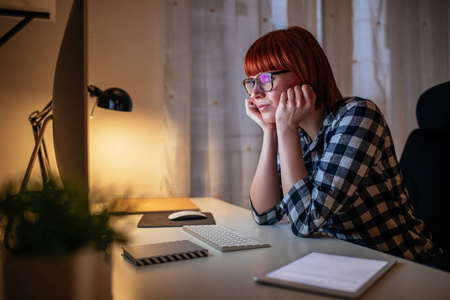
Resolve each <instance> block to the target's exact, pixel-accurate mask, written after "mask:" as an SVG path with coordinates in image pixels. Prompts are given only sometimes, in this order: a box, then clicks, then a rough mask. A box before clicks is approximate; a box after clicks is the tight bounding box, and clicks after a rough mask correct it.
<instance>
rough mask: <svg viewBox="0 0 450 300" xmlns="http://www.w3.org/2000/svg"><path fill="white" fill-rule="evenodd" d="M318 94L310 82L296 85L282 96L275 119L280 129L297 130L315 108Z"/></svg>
mask: <svg viewBox="0 0 450 300" xmlns="http://www.w3.org/2000/svg"><path fill="white" fill-rule="evenodd" d="M315 103H316V94H315V93H314V91H313V89H312V87H311V86H310V85H309V84H304V85H302V87H300V86H298V85H297V86H295V87H294V88H289V89H288V90H287V91H286V92H283V93H282V94H281V97H280V103H279V104H278V108H277V111H276V113H275V120H276V124H277V128H278V129H292V130H296V131H297V128H298V126H299V124H300V123H301V122H302V121H303V120H304V119H305V118H306V117H307V116H308V115H309V114H310V113H311V112H312V111H313V110H314V104H315Z"/></svg>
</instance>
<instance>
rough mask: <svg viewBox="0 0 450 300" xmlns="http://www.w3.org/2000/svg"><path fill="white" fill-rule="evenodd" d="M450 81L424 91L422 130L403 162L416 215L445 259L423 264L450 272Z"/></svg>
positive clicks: (409, 144) (415, 133)
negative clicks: (442, 251) (441, 250)
mask: <svg viewBox="0 0 450 300" xmlns="http://www.w3.org/2000/svg"><path fill="white" fill-rule="evenodd" d="M449 113H450V81H449V82H446V83H443V84H439V85H437V86H435V87H432V88H430V89H429V90H427V91H425V92H424V93H423V94H422V95H421V96H420V98H419V101H418V102H417V108H416V114H417V122H418V124H419V128H418V129H415V130H414V131H412V132H411V134H410V136H409V137H408V140H407V141H406V145H405V149H404V150H403V154H402V156H401V159H400V168H401V170H402V173H403V178H404V184H405V187H406V189H407V190H408V193H409V195H410V203H411V205H412V206H413V208H414V215H415V216H416V217H417V218H419V219H421V220H423V222H424V223H425V226H426V227H427V228H428V230H429V231H430V232H431V234H432V236H433V241H434V242H435V243H436V244H437V245H438V246H439V247H441V249H443V250H444V256H442V257H437V258H432V259H430V260H429V261H428V260H427V261H425V262H424V263H425V264H427V265H430V266H433V267H437V268H440V269H444V270H447V271H450V232H449V231H450V228H449V226H448V224H449V221H448V219H449V218H450V115H449Z"/></svg>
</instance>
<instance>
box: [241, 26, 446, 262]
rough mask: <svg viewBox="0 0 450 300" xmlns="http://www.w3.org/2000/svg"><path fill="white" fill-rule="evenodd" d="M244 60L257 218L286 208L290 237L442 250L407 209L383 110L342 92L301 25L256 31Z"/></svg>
mask: <svg viewBox="0 0 450 300" xmlns="http://www.w3.org/2000/svg"><path fill="white" fill-rule="evenodd" d="M244 68H245V72H246V74H247V76H249V78H247V79H245V80H244V82H243V84H244V87H245V89H246V91H247V93H248V94H249V96H250V97H249V98H247V99H246V112H247V115H248V116H249V117H250V118H252V119H253V120H254V121H255V122H256V123H257V124H258V125H259V126H260V127H261V128H262V130H263V144H262V149H261V154H260V159H259V162H258V166H257V169H256V172H255V175H254V178H253V182H252V185H251V188H250V202H251V205H252V210H253V216H254V218H255V221H256V222H257V223H258V224H274V223H276V222H278V221H280V220H281V219H282V218H283V216H284V215H285V214H286V215H287V217H288V219H289V222H290V224H291V228H292V231H293V233H294V234H295V235H297V236H308V235H311V234H314V233H321V234H326V235H329V236H332V237H336V238H339V239H342V240H346V241H349V242H353V243H355V244H358V245H362V246H366V247H369V248H372V249H377V250H380V251H383V252H387V253H390V254H393V255H396V256H400V257H404V258H407V259H410V260H416V261H422V260H423V258H426V257H428V256H432V255H435V254H439V253H440V249H439V248H438V247H436V246H435V245H434V244H433V243H432V241H431V237H430V234H429V233H428V232H427V231H426V230H425V228H424V225H423V222H422V221H421V220H419V219H416V218H415V217H414V216H413V215H412V208H411V207H410V205H409V204H408V194H407V192H406V190H405V188H404V186H403V184H402V175H401V173H400V170H399V166H398V161H397V158H396V155H395V150H394V144H393V141H392V137H391V133H390V131H389V128H388V126H387V124H386V121H385V119H384V117H383V115H382V113H381V111H380V110H379V108H378V107H377V106H376V105H375V104H374V103H373V102H371V101H369V100H365V99H361V98H357V97H351V98H343V97H342V95H341V93H340V92H339V89H338V87H337V85H336V83H335V80H334V77H333V73H332V71H331V68H330V65H329V63H328V60H327V58H326V56H325V54H324V52H323V51H322V49H321V47H320V45H319V44H318V43H317V41H316V39H315V38H314V37H313V36H312V35H311V34H310V33H309V32H308V31H306V30H305V29H303V28H300V27H290V28H288V29H285V30H277V31H273V32H270V33H268V34H266V35H264V36H262V37H261V38H259V39H258V40H257V41H256V42H255V43H254V44H253V45H252V46H251V47H250V48H249V50H248V52H247V54H246V57H245V64H244Z"/></svg>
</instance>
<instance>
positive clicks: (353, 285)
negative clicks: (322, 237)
mask: <svg viewBox="0 0 450 300" xmlns="http://www.w3.org/2000/svg"><path fill="white" fill-rule="evenodd" d="M387 264H388V262H387V261H382V260H373V259H365V258H357V257H348V256H341V255H332V254H324V253H316V252H312V253H310V254H308V255H306V256H303V257H302V258H300V259H298V260H296V261H294V262H292V263H290V264H288V265H286V266H283V267H281V268H279V269H277V270H275V271H272V272H270V273H268V274H267V275H266V277H269V278H274V279H279V280H285V281H290V282H295V283H300V284H306V285H311V286H315V287H321V288H327V289H333V290H338V291H344V292H351V293H353V292H356V291H357V290H358V289H360V288H361V287H362V286H363V285H364V284H365V283H366V282H367V281H369V280H370V279H371V278H372V277H373V276H374V275H375V274H376V273H377V272H378V271H380V270H381V269H382V268H383V267H384V266H386V265H387Z"/></svg>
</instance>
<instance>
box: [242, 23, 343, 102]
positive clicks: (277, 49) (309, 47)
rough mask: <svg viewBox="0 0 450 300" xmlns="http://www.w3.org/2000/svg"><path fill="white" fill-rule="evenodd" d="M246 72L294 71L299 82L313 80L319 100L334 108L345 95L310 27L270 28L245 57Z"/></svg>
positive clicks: (248, 74) (250, 73) (311, 83)
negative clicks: (340, 89) (306, 28)
mask: <svg viewBox="0 0 450 300" xmlns="http://www.w3.org/2000/svg"><path fill="white" fill-rule="evenodd" d="M244 70H245V73H246V74H247V76H255V75H257V74H259V73H261V72H267V71H274V70H289V71H291V72H292V73H293V74H294V75H295V77H296V78H297V80H298V81H299V82H300V84H305V83H306V84H310V85H311V87H312V88H313V90H314V92H315V93H316V95H317V99H318V100H319V101H317V102H316V108H319V107H320V106H321V105H322V103H323V104H325V105H326V106H327V107H329V108H331V109H332V108H334V105H335V104H336V102H337V101H339V100H340V99H341V98H342V95H341V92H340V91H339V89H338V87H337V85H336V81H335V80H334V76H333V71H332V70H331V67H330V63H329V62H328V59H327V57H326V55H325V53H324V52H323V50H322V48H321V47H320V45H319V43H318V42H317V40H316V39H315V38H314V36H313V35H312V34H311V33H310V32H309V31H307V30H305V29H303V28H301V27H298V26H292V27H289V28H288V29H281V30H275V31H272V32H269V33H267V34H265V35H263V36H262V37H260V38H259V39H257V40H256V41H255V42H254V43H253V45H251V46H250V48H249V49H248V51H247V54H246V55H245V61H244Z"/></svg>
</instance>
